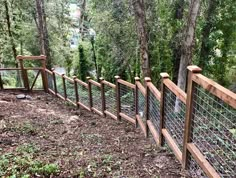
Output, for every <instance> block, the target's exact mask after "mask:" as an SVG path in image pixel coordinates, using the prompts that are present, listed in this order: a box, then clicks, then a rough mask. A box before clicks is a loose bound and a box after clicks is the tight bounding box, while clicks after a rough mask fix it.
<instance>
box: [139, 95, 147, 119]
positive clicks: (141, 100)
mask: <svg viewBox="0 0 236 178" xmlns="http://www.w3.org/2000/svg"><path fill="white" fill-rule="evenodd" d="M145 107H146V99H145V96H144V95H143V94H142V92H141V91H140V90H138V114H139V116H140V118H141V119H142V121H143V122H144V121H145V115H146V109H145Z"/></svg>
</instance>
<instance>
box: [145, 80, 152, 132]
mask: <svg viewBox="0 0 236 178" xmlns="http://www.w3.org/2000/svg"><path fill="white" fill-rule="evenodd" d="M144 80H145V84H146V86H145V87H146V95H145V102H146V107H145V114H146V115H145V118H146V123H145V127H146V135H147V137H148V136H149V131H148V125H147V121H148V120H149V109H150V102H149V97H150V89H149V87H148V83H149V82H151V78H150V77H145V78H144Z"/></svg>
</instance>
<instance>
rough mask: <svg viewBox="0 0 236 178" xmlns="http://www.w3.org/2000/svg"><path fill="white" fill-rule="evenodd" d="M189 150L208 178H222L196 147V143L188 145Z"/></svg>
mask: <svg viewBox="0 0 236 178" xmlns="http://www.w3.org/2000/svg"><path fill="white" fill-rule="evenodd" d="M187 149H188V150H189V152H190V153H191V154H192V156H193V158H194V159H195V160H196V161H197V163H198V164H199V166H200V167H201V168H202V169H203V170H204V172H205V173H206V174H207V176H208V177H211V178H220V176H219V174H218V173H217V172H216V171H215V169H214V168H213V167H212V166H211V165H210V163H209V162H208V161H207V160H206V158H205V156H204V155H203V154H202V153H201V152H200V151H199V149H198V148H197V147H196V146H195V145H194V143H188V144H187Z"/></svg>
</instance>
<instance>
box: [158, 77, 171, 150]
mask: <svg viewBox="0 0 236 178" xmlns="http://www.w3.org/2000/svg"><path fill="white" fill-rule="evenodd" d="M161 78H162V82H161V103H160V131H159V143H160V145H161V146H163V145H164V137H163V134H162V129H163V128H164V126H165V115H164V111H165V108H164V107H165V103H164V99H165V84H164V81H165V80H166V79H168V78H169V75H168V74H167V73H161Z"/></svg>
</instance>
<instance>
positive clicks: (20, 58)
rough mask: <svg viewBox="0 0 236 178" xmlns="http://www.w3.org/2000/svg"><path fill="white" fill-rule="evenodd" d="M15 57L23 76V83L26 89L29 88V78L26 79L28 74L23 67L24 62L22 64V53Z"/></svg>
mask: <svg viewBox="0 0 236 178" xmlns="http://www.w3.org/2000/svg"><path fill="white" fill-rule="evenodd" d="M17 59H18V60H19V62H20V69H21V73H22V78H23V83H24V87H25V89H26V90H28V91H29V90H30V87H29V79H28V75H27V71H26V70H25V68H24V64H23V56H22V55H19V56H17Z"/></svg>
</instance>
